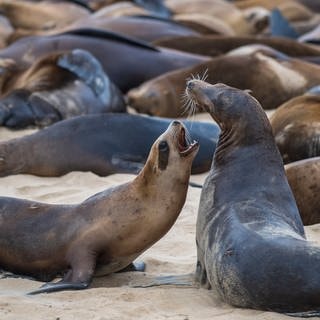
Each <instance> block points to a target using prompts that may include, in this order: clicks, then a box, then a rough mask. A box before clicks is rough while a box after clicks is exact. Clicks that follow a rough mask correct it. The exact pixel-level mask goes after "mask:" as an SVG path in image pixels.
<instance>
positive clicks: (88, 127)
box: [0, 113, 220, 177]
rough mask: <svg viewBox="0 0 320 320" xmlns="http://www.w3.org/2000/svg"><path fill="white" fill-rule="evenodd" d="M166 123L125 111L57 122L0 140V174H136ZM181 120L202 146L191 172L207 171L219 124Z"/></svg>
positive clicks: (52, 175) (167, 123) (167, 122)
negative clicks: (28, 133) (35, 130)
mask: <svg viewBox="0 0 320 320" xmlns="http://www.w3.org/2000/svg"><path fill="white" fill-rule="evenodd" d="M170 122H171V120H170V119H164V118H157V117H146V116H141V115H134V114H129V113H108V114H99V115H97V114H95V115H86V116H80V117H75V118H72V119H69V120H64V121H60V122H59V123H56V124H54V125H52V126H50V127H48V128H45V129H43V130H39V131H37V132H35V133H33V134H30V135H26V136H23V137H21V138H16V139H11V140H8V141H2V142H0V176H2V177H3V176H7V175H11V174H20V173H24V174H34V175H38V176H50V177H57V176H61V175H64V174H66V173H68V172H70V171H91V172H94V173H95V174H97V175H100V176H106V175H109V174H114V173H133V174H137V173H138V172H139V171H140V170H141V169H142V168H143V166H144V164H145V162H146V161H147V157H148V154H149V150H150V148H151V146H152V144H153V142H154V141H155V140H156V139H157V137H158V136H159V135H160V134H161V133H162V132H164V131H165V130H166V128H167V127H168V125H169V124H170ZM183 123H184V125H185V126H186V127H187V129H188V131H189V132H190V134H191V135H192V137H194V139H195V140H197V141H198V142H199V143H200V145H201V148H200V150H199V152H198V153H197V155H196V157H195V159H194V161H193V163H192V169H191V172H192V173H193V174H195V173H202V172H205V171H208V170H209V169H210V165H211V159H212V156H213V151H214V149H215V143H216V141H217V139H218V136H219V132H220V130H219V129H218V126H217V125H216V124H213V123H208V122H196V121H183ZM128 137H130V139H128ZM132 141H135V143H132Z"/></svg>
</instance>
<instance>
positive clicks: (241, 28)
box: [165, 0, 252, 35]
mask: <svg viewBox="0 0 320 320" xmlns="http://www.w3.org/2000/svg"><path fill="white" fill-rule="evenodd" d="M165 4H166V5H167V7H168V8H169V9H170V10H171V11H172V13H173V14H174V15H175V14H187V13H192V14H193V13H203V14H206V15H210V16H213V17H214V18H216V19H220V20H221V21H223V22H224V23H226V24H228V25H229V26H230V27H231V28H232V30H233V31H234V32H235V33H236V34H237V35H246V34H251V33H252V26H251V25H250V24H249V23H248V21H247V20H246V19H245V16H244V14H243V13H242V11H241V10H239V9H238V8H237V7H236V6H234V5H233V4H232V3H228V2H227V1H223V0H197V1H193V0H169V1H166V2H165Z"/></svg>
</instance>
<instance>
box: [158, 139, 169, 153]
mask: <svg viewBox="0 0 320 320" xmlns="http://www.w3.org/2000/svg"><path fill="white" fill-rule="evenodd" d="M158 148H159V151H161V152H165V151H167V150H169V146H168V142H167V141H161V142H160V143H159V145H158Z"/></svg>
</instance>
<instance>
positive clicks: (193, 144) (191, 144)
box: [178, 127, 199, 157]
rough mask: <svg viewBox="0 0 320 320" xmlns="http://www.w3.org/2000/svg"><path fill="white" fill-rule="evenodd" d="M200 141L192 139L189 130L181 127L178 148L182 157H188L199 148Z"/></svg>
mask: <svg viewBox="0 0 320 320" xmlns="http://www.w3.org/2000/svg"><path fill="white" fill-rule="evenodd" d="M198 145H199V143H198V142H197V141H195V140H193V141H192V140H191V137H190V134H189V132H188V131H187V130H186V129H185V128H183V127H182V128H181V130H180V133H179V137H178V149H179V153H180V155H181V156H182V157H186V156H188V155H189V154H191V153H192V152H193V151H194V150H196V149H197V148H198Z"/></svg>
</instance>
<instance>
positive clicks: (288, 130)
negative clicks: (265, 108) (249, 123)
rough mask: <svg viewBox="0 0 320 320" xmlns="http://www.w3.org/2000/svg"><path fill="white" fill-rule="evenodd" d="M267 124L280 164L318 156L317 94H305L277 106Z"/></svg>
mask: <svg viewBox="0 0 320 320" xmlns="http://www.w3.org/2000/svg"><path fill="white" fill-rule="evenodd" d="M270 123H271V126H272V130H273V133H274V137H275V140H276V143H277V146H278V148H279V151H280V153H281V155H282V158H283V161H284V163H289V162H293V161H298V160H302V159H306V158H312V157H317V156H320V96H319V95H314V94H307V95H303V96H299V97H295V98H293V99H291V100H289V101H287V102H286V103H284V104H283V105H281V106H280V107H279V108H278V109H277V110H276V111H275V112H274V113H273V114H272V116H271V118H270Z"/></svg>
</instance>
